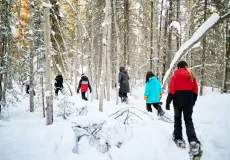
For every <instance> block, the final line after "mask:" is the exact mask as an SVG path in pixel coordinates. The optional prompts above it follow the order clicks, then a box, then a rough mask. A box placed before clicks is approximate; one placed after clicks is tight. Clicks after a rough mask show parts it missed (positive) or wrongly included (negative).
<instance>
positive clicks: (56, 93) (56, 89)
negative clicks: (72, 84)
mask: <svg viewBox="0 0 230 160" xmlns="http://www.w3.org/2000/svg"><path fill="white" fill-rule="evenodd" d="M55 95H56V96H58V88H55Z"/></svg>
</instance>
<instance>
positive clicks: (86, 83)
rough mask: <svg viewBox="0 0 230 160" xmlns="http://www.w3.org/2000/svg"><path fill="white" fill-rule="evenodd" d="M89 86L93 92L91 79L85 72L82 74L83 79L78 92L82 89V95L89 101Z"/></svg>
mask: <svg viewBox="0 0 230 160" xmlns="http://www.w3.org/2000/svg"><path fill="white" fill-rule="evenodd" d="M88 88H89V90H90V93H91V92H92V88H91V86H90V83H89V79H88V77H86V76H85V75H84V74H82V75H81V80H80V82H79V85H78V88H77V93H79V90H80V89H81V96H82V99H83V100H85V101H88V99H87V98H86V97H85V93H86V92H87V91H88Z"/></svg>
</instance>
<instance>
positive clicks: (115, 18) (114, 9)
mask: <svg viewBox="0 0 230 160" xmlns="http://www.w3.org/2000/svg"><path fill="white" fill-rule="evenodd" d="M113 13H114V25H115V32H116V40H117V48H116V52H117V62H116V105H118V104H119V87H118V84H119V83H118V82H119V77H118V74H119V65H120V53H121V49H120V40H119V34H118V32H119V30H118V26H117V14H116V1H115V0H113Z"/></svg>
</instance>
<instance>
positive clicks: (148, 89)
mask: <svg viewBox="0 0 230 160" xmlns="http://www.w3.org/2000/svg"><path fill="white" fill-rule="evenodd" d="M149 91H150V87H149V83H148V82H147V83H145V93H144V99H145V100H148V96H149Z"/></svg>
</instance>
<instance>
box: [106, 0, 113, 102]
mask: <svg viewBox="0 0 230 160" xmlns="http://www.w3.org/2000/svg"><path fill="white" fill-rule="evenodd" d="M111 20H112V12H111V0H110V6H109V9H108V21H107V22H108V24H107V27H108V33H107V45H106V48H107V54H106V59H107V67H106V68H107V74H106V85H107V86H106V89H107V97H106V98H107V101H110V88H111V77H112V73H111V60H110V57H111V34H112V32H111V31H112V30H111V27H112V26H111Z"/></svg>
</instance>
